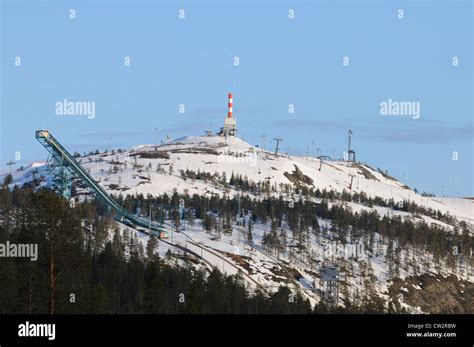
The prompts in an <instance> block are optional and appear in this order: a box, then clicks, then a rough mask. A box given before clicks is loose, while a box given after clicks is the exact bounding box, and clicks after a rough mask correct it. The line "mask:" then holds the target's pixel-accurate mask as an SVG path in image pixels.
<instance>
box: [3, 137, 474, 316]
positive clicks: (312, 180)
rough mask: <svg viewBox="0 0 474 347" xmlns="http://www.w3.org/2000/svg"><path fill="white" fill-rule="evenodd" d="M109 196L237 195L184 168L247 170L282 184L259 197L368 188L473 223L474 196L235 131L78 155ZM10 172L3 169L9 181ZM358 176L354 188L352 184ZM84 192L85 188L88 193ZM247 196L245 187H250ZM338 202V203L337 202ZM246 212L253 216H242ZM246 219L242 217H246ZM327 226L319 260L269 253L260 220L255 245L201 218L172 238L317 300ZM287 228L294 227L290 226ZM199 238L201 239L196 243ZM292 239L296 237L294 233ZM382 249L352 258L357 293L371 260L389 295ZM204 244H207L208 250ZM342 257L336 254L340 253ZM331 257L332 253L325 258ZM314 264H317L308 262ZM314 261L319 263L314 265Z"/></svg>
mask: <svg viewBox="0 0 474 347" xmlns="http://www.w3.org/2000/svg"><path fill="white" fill-rule="evenodd" d="M77 160H78V161H79V162H81V164H82V165H83V166H84V167H85V168H86V169H87V170H88V171H89V172H90V174H91V175H92V176H93V177H94V179H95V180H96V181H97V182H99V183H100V184H101V185H102V186H103V187H104V188H105V189H106V190H107V191H108V192H109V193H110V194H113V195H118V194H122V195H123V196H125V195H127V194H131V195H133V194H139V193H141V194H143V195H144V196H147V195H148V194H151V195H159V194H162V193H168V194H172V193H173V191H177V192H178V193H185V192H187V193H188V194H190V195H192V194H195V193H196V194H219V195H222V194H224V193H226V194H228V195H230V196H232V195H233V194H236V193H237V192H236V191H234V190H233V189H232V188H231V187H223V186H221V185H218V184H214V183H212V182H209V181H208V182H205V181H204V180H199V179H198V180H192V179H190V178H186V179H184V178H183V177H182V175H181V171H186V170H192V171H194V172H198V171H200V172H206V173H209V174H211V175H212V174H214V173H219V175H222V173H225V175H226V177H227V180H228V179H229V178H230V177H231V176H232V175H242V176H245V177H247V178H248V179H249V180H251V181H254V182H269V183H270V185H271V186H273V187H275V188H276V190H277V191H276V192H270V193H262V194H260V195H258V196H255V197H256V198H263V197H265V196H267V194H270V195H274V196H278V195H280V194H281V195H283V196H284V197H285V199H288V200H291V199H293V198H298V197H297V196H293V195H294V189H293V192H291V193H287V192H286V191H287V189H285V187H288V186H290V187H293V188H295V187H296V186H306V187H308V188H313V189H320V190H323V189H326V190H335V191H337V192H343V191H347V192H364V193H365V194H367V195H368V196H370V197H381V198H383V199H390V198H392V199H393V200H394V201H395V202H399V201H400V202H401V201H403V200H409V201H411V202H414V203H416V204H417V205H420V206H424V207H426V208H429V209H433V210H435V211H437V210H439V211H441V212H442V213H447V212H449V214H450V215H452V216H455V217H456V218H457V220H458V221H466V222H467V223H468V224H469V225H471V230H472V224H473V222H474V200H472V199H461V198H440V197H423V196H421V195H419V194H416V193H415V192H414V191H412V190H410V189H409V188H408V187H407V186H405V185H404V184H403V183H402V182H400V181H398V180H396V179H394V178H392V177H390V176H388V175H386V174H384V173H381V172H378V171H377V170H374V169H373V168H371V167H370V166H368V165H365V164H355V163H350V162H346V161H328V160H323V162H321V160H320V159H318V158H311V157H309V158H307V157H298V156H288V155H275V154H274V153H271V152H268V151H264V150H262V149H259V148H256V147H254V146H251V145H249V144H248V143H246V142H244V141H242V140H241V139H239V138H236V137H229V138H227V139H225V138H223V137H217V136H214V137H199V136H190V137H183V138H179V139H175V140H170V141H168V142H166V143H164V144H161V145H139V146H136V147H134V148H131V149H127V150H120V151H118V150H115V151H114V152H113V153H112V151H108V152H107V153H100V154H95V155H87V156H83V157H80V158H77ZM49 170H50V169H49V168H48V166H47V165H46V164H45V162H38V163H33V164H31V165H29V166H28V167H26V168H24V169H23V170H21V171H17V172H14V173H13V182H12V185H11V186H13V185H20V186H22V185H25V184H32V183H33V180H34V179H35V180H36V182H35V184H36V185H38V186H42V187H46V186H48V185H49V186H50V185H51V184H53V183H54V182H53V180H52V175H51V174H50V171H49ZM2 176H3V177H4V176H5V174H3V175H0V180H3V177H2ZM351 181H352V186H351ZM84 192H85V191H84ZM244 194H246V193H244ZM334 203H338V202H334ZM344 205H345V206H347V207H348V208H351V209H352V210H353V211H355V212H360V211H362V210H375V211H377V212H378V213H379V215H381V216H384V215H389V216H391V215H400V216H402V217H403V218H418V219H423V220H425V222H427V223H428V224H432V223H434V224H437V225H439V226H440V227H442V228H443V229H445V230H446V231H447V232H449V231H451V230H453V229H454V225H449V224H446V223H445V222H443V221H439V220H436V219H433V218H432V217H429V216H423V215H421V216H420V215H417V216H414V215H412V214H410V213H407V212H403V211H395V210H392V209H389V208H385V207H380V206H374V207H368V206H365V205H363V204H358V203H355V202H350V203H345V204H344ZM243 218H244V219H245V218H248V216H244V217H243ZM240 222H241V223H242V222H243V221H240ZM319 223H320V225H321V227H322V228H323V229H325V230H326V231H327V234H328V238H326V239H323V238H318V237H315V236H314V235H312V236H311V238H310V240H309V244H310V253H311V254H312V255H313V259H305V258H301V259H300V258H298V257H296V258H295V257H290V256H289V255H288V254H280V255H278V257H279V258H277V255H275V254H267V253H265V252H264V251H263V249H262V247H261V240H262V238H263V235H264V233H265V232H269V230H270V225H266V224H256V225H255V226H254V233H255V235H254V245H253V246H250V245H248V244H246V243H245V241H244V238H243V237H242V235H243V233H244V232H243V231H242V230H240V229H241V228H242V227H240V226H237V225H236V226H234V228H233V233H232V235H222V238H221V239H220V240H215V238H214V237H213V235H211V234H208V233H206V232H204V230H203V227H202V225H201V221H199V220H196V223H195V225H193V226H190V225H187V226H186V234H185V233H175V234H174V235H173V242H175V243H179V244H181V245H185V246H186V247H188V248H189V249H191V250H193V251H195V252H196V253H198V254H200V253H202V256H203V258H204V259H205V260H206V261H208V262H209V263H211V264H213V265H214V266H217V267H218V268H220V269H221V270H222V271H224V272H226V273H228V274H236V273H237V272H242V273H244V275H245V279H246V281H247V283H248V285H249V286H250V287H253V288H255V287H256V285H255V283H258V285H259V286H261V287H263V288H265V290H267V291H272V290H275V289H276V288H277V287H278V286H279V285H281V284H287V285H290V286H293V287H298V288H299V289H300V290H302V291H303V292H304V293H305V295H306V296H307V297H308V298H309V299H310V300H311V302H312V303H313V304H314V303H316V302H318V301H319V294H318V291H317V290H316V291H315V288H316V289H322V288H321V283H319V282H318V281H317V282H315V278H316V277H317V274H318V271H319V268H320V267H321V265H322V261H321V260H318V259H324V256H325V255H327V254H328V249H330V248H331V247H332V242H333V241H332V240H331V236H330V232H328V230H329V229H330V227H331V223H330V221H325V220H319ZM121 228H122V229H123V230H127V232H131V233H136V234H137V237H139V238H140V240H141V241H142V243H143V244H145V243H146V240H147V237H146V236H145V235H144V234H141V233H137V232H136V231H135V230H133V229H130V228H128V227H126V226H124V225H121ZM288 233H290V231H289V229H288ZM191 240H194V241H195V242H196V243H197V244H198V245H200V246H201V247H198V246H197V245H195V244H193V243H192V242H191ZM289 242H290V243H291V239H289ZM375 242H376V243H378V244H379V251H378V252H377V254H374V255H373V256H372V257H371V258H370V259H362V260H360V259H359V260H355V261H350V262H349V268H348V269H347V273H346V274H345V275H346V277H347V283H350V284H349V289H348V290H349V292H350V294H351V295H353V296H354V297H357V293H360V291H362V288H363V282H364V279H365V278H366V276H367V271H368V270H367V268H366V266H367V264H368V265H369V266H368V267H369V269H372V270H370V271H372V272H373V275H374V276H375V278H376V279H377V280H376V286H377V290H378V293H379V295H380V296H381V297H384V298H386V299H387V297H386V296H387V290H388V284H389V283H387V281H386V280H387V276H388V265H387V263H386V261H385V258H384V255H385V253H386V249H387V244H386V243H385V240H382V239H379V238H378V237H376V240H375ZM203 249H204V250H203ZM168 250H170V251H171V252H179V251H177V250H176V249H174V248H173V247H170V246H169V245H166V244H164V243H160V246H159V250H158V252H159V253H160V255H162V256H164V255H165V254H166V252H168ZM401 257H409V258H410V259H413V260H414V263H417V264H425V263H430V262H431V261H432V259H431V258H430V257H431V256H430V254H429V253H426V254H417V253H416V252H415V251H414V250H412V249H410V248H408V249H403V251H402V254H401ZM336 259H337V257H336ZM327 260H328V259H327ZM308 264H311V266H309V265H308ZM315 264H316V265H315ZM286 268H289V269H292V271H295V272H296V273H297V274H298V276H297V277H298V280H296V281H295V280H294V278H292V277H291V276H289V275H288V274H287V273H285V271H287V270H286ZM417 271H418V270H417V269H415V268H407V269H402V270H401V273H400V278H405V277H406V276H409V275H412V274H413V273H417ZM429 272H430V273H432V274H437V275H441V276H447V275H448V274H449V271H448V267H447V265H446V264H441V265H440V266H438V267H436V268H435V267H434V266H433V267H432V268H430V269H429ZM457 276H458V278H460V279H463V280H467V281H471V282H472V273H471V269H470V268H469V266H468V263H466V262H462V263H460V264H459V266H458V271H457ZM408 308H409V309H410V310H411V311H412V312H420V309H419V308H416V307H408Z"/></svg>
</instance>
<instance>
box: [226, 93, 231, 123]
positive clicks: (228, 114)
mask: <svg viewBox="0 0 474 347" xmlns="http://www.w3.org/2000/svg"><path fill="white" fill-rule="evenodd" d="M228 97H229V102H228V104H227V107H228V113H227V118H232V93H229V95H228Z"/></svg>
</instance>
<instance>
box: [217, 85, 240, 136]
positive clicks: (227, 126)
mask: <svg viewBox="0 0 474 347" xmlns="http://www.w3.org/2000/svg"><path fill="white" fill-rule="evenodd" d="M227 98H228V100H227V118H225V119H224V126H223V127H222V128H221V131H220V132H219V134H220V135H221V136H225V137H227V136H235V133H236V132H237V121H236V119H235V118H234V116H233V113H232V106H233V97H232V93H229V94H227Z"/></svg>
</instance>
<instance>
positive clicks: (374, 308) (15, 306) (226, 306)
mask: <svg viewBox="0 0 474 347" xmlns="http://www.w3.org/2000/svg"><path fill="white" fill-rule="evenodd" d="M181 198H183V197H182V196H178V195H177V194H174V195H173V196H171V197H168V196H166V195H164V196H162V197H160V198H158V199H156V201H153V202H154V203H160V204H162V205H164V206H168V217H170V218H172V219H173V211H174V210H173V207H174V206H177V204H178V202H179V200H181ZM184 198H185V199H186V204H187V206H189V207H190V208H192V209H193V211H194V213H193V214H192V215H191V216H185V217H186V218H188V217H189V219H191V222H192V219H194V218H195V217H197V218H201V219H202V221H203V228H207V227H208V226H209V228H211V227H215V223H216V222H215V221H213V220H209V217H208V216H209V215H212V214H209V213H207V212H208V211H216V213H217V214H220V215H222V216H224V218H222V220H224V221H225V220H227V221H228V223H230V224H232V223H234V219H235V218H236V217H237V215H238V213H239V209H238V208H237V202H236V201H235V200H234V199H233V200H229V199H225V198H216V199H211V200H206V199H205V198H203V197H199V196H193V197H188V196H185V197H184ZM130 199H131V198H130V197H127V198H125V199H123V198H122V197H119V200H120V201H121V202H122V203H123V204H124V205H125V206H127V204H128V205H130V206H129V207H130V208H131V209H133V206H136V204H135V205H132V204H130V201H131V200H130ZM133 200H134V201H135V202H137V201H138V202H140V201H141V202H142V203H145V200H146V199H145V198H144V197H142V196H138V197H134V198H133ZM239 204H240V206H239V207H240V208H241V209H242V210H245V211H247V212H246V213H249V214H250V218H249V225H250V226H251V224H252V222H257V221H264V222H268V221H270V222H271V224H272V226H273V225H275V227H276V226H278V225H281V223H282V220H283V219H284V220H286V221H287V223H288V224H289V226H290V228H292V230H296V231H298V232H301V233H304V232H305V230H307V229H308V228H311V230H313V232H317V231H318V230H319V225H318V221H317V218H315V216H322V217H325V218H329V219H331V220H333V221H334V230H335V231H336V232H337V233H339V234H341V235H344V233H346V232H347V230H346V226H348V225H352V226H353V230H355V234H357V233H358V234H361V233H371V232H373V231H372V229H373V230H378V231H379V232H381V233H383V234H386V235H387V236H388V237H392V238H396V239H398V241H399V242H402V243H410V244H412V245H414V246H416V245H419V246H420V247H421V246H422V245H423V246H425V245H428V246H429V247H430V248H431V250H432V251H433V252H434V253H436V252H439V253H440V254H441V253H444V252H445V250H446V249H448V248H449V247H451V246H452V245H453V244H459V245H460V246H461V247H467V246H470V242H472V239H471V238H470V237H462V236H453V237H451V238H445V237H444V233H442V232H438V231H437V230H432V229H431V228H429V227H427V226H425V227H419V226H414V225H412V224H410V223H405V222H402V221H400V220H396V219H395V220H393V219H390V220H388V219H386V218H384V219H382V220H380V219H379V218H378V216H372V215H369V214H363V215H354V214H351V213H349V212H346V211H345V210H344V209H343V208H339V207H337V206H333V207H332V208H328V206H327V204H326V203H325V202H324V201H323V203H322V204H318V205H310V203H305V202H302V201H300V202H297V203H296V205H295V206H294V207H293V208H291V209H288V208H287V204H285V203H283V201H281V200H278V199H272V200H264V201H260V202H258V201H251V200H249V199H248V198H242V199H241V201H239ZM242 210H240V211H242ZM249 211H251V212H249ZM144 212H145V213H146V211H144ZM240 213H241V212H240ZM226 215H227V216H228V217H225V216H226ZM0 222H1V223H0V243H5V242H7V241H10V242H13V243H30V244H31V243H35V244H38V252H39V254H38V259H37V261H31V260H30V259H28V258H1V259H0V312H1V313H15V314H20V313H25V314H28V313H33V314H35V313H52V314H54V313H56V314H72V313H104V314H130V313H132V314H134V313H153V314H177V313H189V314H218V313H233V314H259V313H265V314H266V313H312V312H313V313H331V312H334V313H336V312H344V313H364V312H371V313H383V312H392V313H396V312H400V313H402V312H403V310H402V309H400V308H394V307H390V308H389V309H386V308H385V307H384V304H383V302H382V300H381V299H380V298H379V297H377V295H376V294H375V293H370V291H368V292H367V293H366V294H365V298H364V300H362V302H360V303H358V304H357V305H353V304H352V303H351V302H350V301H349V300H347V299H346V300H345V302H344V306H345V307H344V308H341V307H339V308H330V307H328V306H325V305H324V304H323V303H321V304H318V305H316V306H315V307H313V308H312V307H311V305H310V303H309V301H307V300H306V299H304V298H303V296H302V295H300V293H297V294H296V295H294V298H292V300H289V299H288V298H289V297H290V296H292V294H291V291H290V289H289V288H287V287H285V286H281V287H280V288H279V290H278V291H276V292H274V293H272V294H269V293H266V292H261V291H259V290H256V291H255V290H252V291H250V290H249V289H248V288H247V287H246V286H245V281H244V280H243V278H242V276H241V275H240V274H237V275H234V276H226V275H224V274H222V273H221V272H219V270H217V269H214V270H212V271H210V270H203V269H198V268H197V267H196V266H194V265H195V264H194V263H193V262H192V261H185V262H179V263H178V262H177V261H174V259H173V257H175V255H173V254H167V255H166V258H168V259H162V258H160V257H159V256H158V255H157V253H156V252H155V250H156V247H157V246H158V241H157V240H156V239H154V238H152V239H151V241H150V242H148V243H147V246H146V247H143V246H142V244H141V243H140V242H138V241H137V239H136V238H134V237H131V236H130V235H127V234H126V233H121V232H120V231H119V229H118V227H117V224H116V223H115V222H114V221H113V216H112V215H111V214H110V213H108V212H107V211H106V210H104V209H103V208H102V207H101V205H100V204H96V203H95V202H93V201H92V202H91V201H86V202H83V203H78V204H76V205H75V206H74V207H71V206H70V205H69V203H68V202H67V201H66V200H65V199H64V198H62V197H61V196H60V195H58V194H56V193H55V192H52V191H48V190H40V191H34V190H32V189H30V188H18V187H15V188H14V189H13V190H9V189H7V186H6V185H5V184H4V185H3V186H2V188H1V189H0ZM394 223H398V224H397V225H395V226H394ZM249 230H250V228H249ZM394 230H397V231H398V232H397V233H396V234H395V233H394ZM224 231H225V228H224ZM250 234H251V231H250ZM461 235H462V234H461ZM263 244H264V246H265V247H267V248H269V249H272V248H275V247H278V245H279V240H278V237H277V238H272V237H271V234H268V235H267V238H266V239H264V240H263ZM183 264H184V265H183Z"/></svg>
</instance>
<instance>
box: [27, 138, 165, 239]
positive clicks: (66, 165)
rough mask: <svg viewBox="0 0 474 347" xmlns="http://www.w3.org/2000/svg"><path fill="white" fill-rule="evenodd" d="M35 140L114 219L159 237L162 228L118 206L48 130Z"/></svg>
mask: <svg viewBox="0 0 474 347" xmlns="http://www.w3.org/2000/svg"><path fill="white" fill-rule="evenodd" d="M36 139H37V140H38V141H39V142H40V143H41V144H42V145H43V146H44V147H45V148H46V150H47V151H48V152H49V153H50V155H51V157H52V159H53V161H54V162H55V165H57V166H60V167H61V168H63V169H66V170H67V171H69V173H70V174H72V175H76V176H78V177H79V178H80V179H81V180H82V181H83V182H84V183H85V184H86V185H87V187H88V188H89V189H91V190H92V191H93V192H94V194H95V195H96V196H97V197H98V199H99V201H100V202H102V203H103V204H105V206H107V207H108V208H110V209H111V210H113V211H114V212H115V218H116V219H117V220H118V221H120V222H122V223H125V224H129V225H131V226H132V227H137V226H139V227H142V228H144V229H147V230H149V231H150V233H153V234H155V235H157V236H158V237H159V236H160V233H161V231H165V230H164V228H163V227H162V226H160V225H158V224H156V223H153V222H151V221H150V220H147V219H144V218H141V217H138V216H136V215H134V214H133V213H131V212H130V211H128V210H127V209H125V208H124V207H123V206H122V205H120V204H119V203H118V202H117V201H116V200H115V199H114V198H113V197H112V196H110V195H109V194H108V193H107V192H106V191H105V190H104V188H102V187H101V186H100V185H99V184H98V183H97V182H96V181H95V180H94V179H93V178H92V177H91V175H90V174H89V173H88V172H87V171H86V170H85V169H84V168H83V167H82V166H81V164H79V163H78V162H77V161H76V159H75V158H74V157H73V156H72V155H71V154H70V153H69V152H68V151H67V150H66V149H65V148H64V147H63V146H62V145H61V144H60V143H59V141H58V140H56V139H55V138H54V136H53V135H52V134H51V133H50V132H49V131H48V130H37V131H36Z"/></svg>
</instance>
